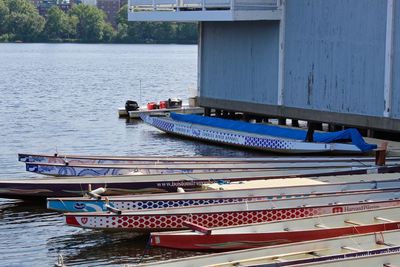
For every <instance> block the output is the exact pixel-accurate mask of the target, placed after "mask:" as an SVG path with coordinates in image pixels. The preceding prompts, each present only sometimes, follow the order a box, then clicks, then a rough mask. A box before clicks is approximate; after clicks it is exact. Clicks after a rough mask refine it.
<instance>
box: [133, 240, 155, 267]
mask: <svg viewBox="0 0 400 267" xmlns="http://www.w3.org/2000/svg"><path fill="white" fill-rule="evenodd" d="M150 244H151V237H150V236H149V237H148V239H147V242H146V246H145V247H144V249H143V253H142V255H141V256H140V258H139V260H138V261H137V262H136V264H141V263H142V261H143V259H144V256H145V255H146V254H147V253H148V252H149V251H150V248H151V245H150Z"/></svg>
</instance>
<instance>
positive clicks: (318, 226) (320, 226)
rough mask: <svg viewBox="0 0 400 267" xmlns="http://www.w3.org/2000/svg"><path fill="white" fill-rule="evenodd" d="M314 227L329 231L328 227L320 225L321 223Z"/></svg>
mask: <svg viewBox="0 0 400 267" xmlns="http://www.w3.org/2000/svg"><path fill="white" fill-rule="evenodd" d="M314 226H315V227H317V228H323V229H329V227H328V226H326V225H323V224H320V223H317V224H315V225H314Z"/></svg>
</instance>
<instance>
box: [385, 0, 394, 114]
mask: <svg viewBox="0 0 400 267" xmlns="http://www.w3.org/2000/svg"><path fill="white" fill-rule="evenodd" d="M394 4H395V2H394V0H387V15H386V48H385V84H384V107H385V110H384V112H383V116H384V117H390V115H391V112H392V111H391V104H392V103H391V100H392V99H391V98H392V89H393V37H394V36H393V35H394V30H393V28H394Z"/></svg>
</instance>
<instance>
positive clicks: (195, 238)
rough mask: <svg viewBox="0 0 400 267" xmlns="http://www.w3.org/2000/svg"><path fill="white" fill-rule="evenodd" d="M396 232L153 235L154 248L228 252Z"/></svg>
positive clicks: (399, 225) (368, 228)
mask: <svg viewBox="0 0 400 267" xmlns="http://www.w3.org/2000/svg"><path fill="white" fill-rule="evenodd" d="M396 229H400V222H393V223H383V224H373V225H364V226H351V227H342V228H334V229H315V230H307V231H293V232H273V233H246V234H240V233H231V234H219V235H213V234H210V235H201V234H194V233H193V234H184V235H183V234H181V235H179V234H162V233H152V234H151V245H152V246H158V247H166V248H173V249H185V250H207V251H228V250H237V249H248V248H256V247H262V246H273V245H280V244H286V243H294V242H302V241H310V240H316V239H325V238H332V237H339V236H346V235H354V234H366V233H372V232H382V231H389V230H396Z"/></svg>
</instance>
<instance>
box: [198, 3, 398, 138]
mask: <svg viewBox="0 0 400 267" xmlns="http://www.w3.org/2000/svg"><path fill="white" fill-rule="evenodd" d="M285 2H286V6H285V16H284V29H285V30H284V46H283V47H284V57H283V58H284V60H283V66H282V65H280V62H279V38H280V36H279V29H280V21H240V22H238V21H235V22H202V23H201V26H200V27H201V41H200V58H199V60H200V69H199V70H200V77H199V96H200V98H199V102H200V105H202V106H204V107H211V108H218V109H226V110H237V111H243V112H247V113H256V114H263V115H267V116H269V115H271V116H277V117H287V118H296V119H305V120H316V121H322V122H329V123H339V124H344V125H351V126H359V127H367V128H377V129H386V130H395V131H400V2H398V1H394V2H395V14H394V16H395V20H394V25H393V26H394V40H393V87H392V96H391V97H392V98H391V110H390V114H389V117H384V109H385V99H384V84H385V52H386V51H385V49H386V23H387V3H388V0H286V1H285ZM281 63H282V62H281ZM280 67H281V69H282V70H283V87H282V91H281V92H282V98H281V99H282V105H280V104H278V103H279V102H278V96H279V94H280V91H279V85H278V84H279V70H280Z"/></svg>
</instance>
